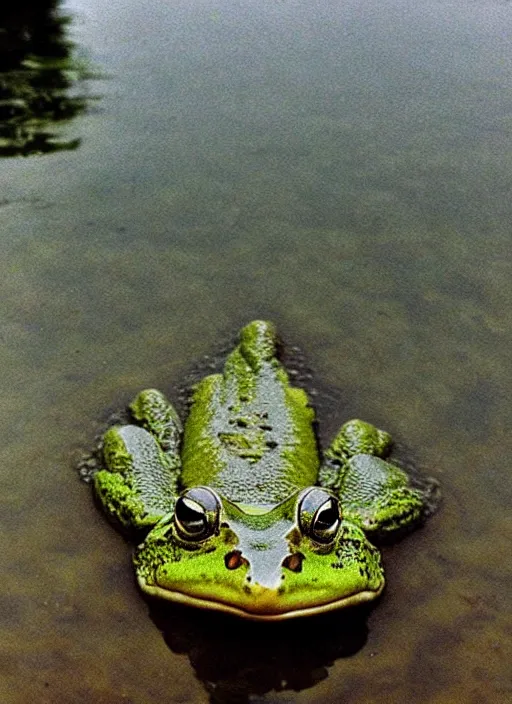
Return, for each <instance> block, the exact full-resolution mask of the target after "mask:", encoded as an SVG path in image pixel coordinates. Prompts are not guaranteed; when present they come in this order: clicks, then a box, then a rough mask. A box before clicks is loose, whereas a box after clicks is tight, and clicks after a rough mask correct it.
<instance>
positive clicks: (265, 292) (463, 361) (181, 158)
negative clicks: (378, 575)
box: [0, 0, 512, 704]
mask: <svg viewBox="0 0 512 704" xmlns="http://www.w3.org/2000/svg"><path fill="white" fill-rule="evenodd" d="M66 7H67V9H68V10H69V11H71V12H72V13H73V14H74V18H75V20H74V24H73V25H72V26H71V28H70V31H71V33H72V36H73V38H74V40H75V41H76V42H78V44H79V46H80V47H82V48H83V49H86V50H88V52H89V58H90V59H91V60H92V61H93V62H95V64H96V65H97V66H98V67H99V68H100V69H101V70H102V71H104V72H105V74H108V76H109V78H107V79H105V80H103V81H101V82H97V83H95V84H94V85H91V87H90V90H91V94H92V93H94V94H98V93H101V94H102V99H101V101H100V102H99V103H96V104H95V105H96V107H95V110H93V111H90V112H89V113H88V114H85V115H82V116H80V117H78V118H76V119H75V120H74V122H73V123H72V125H70V126H69V127H68V130H69V138H70V139H71V138H76V137H77V136H78V137H79V138H81V140H82V141H81V143H80V146H79V148H78V149H76V150H75V151H61V152H57V153H55V154H51V155H45V156H41V157H31V158H28V159H23V158H21V159H9V160H3V161H1V162H0V222H1V232H2V235H1V238H0V310H1V318H0V335H1V341H2V345H1V353H0V354H1V358H2V361H1V370H2V382H1V384H2V404H1V407H0V415H1V422H2V428H3V430H2V439H3V441H2V446H1V460H0V462H1V465H0V466H1V468H2V471H1V481H2V493H1V523H2V535H3V540H2V545H3V547H2V550H1V551H0V560H1V570H2V590H1V593H0V602H1V608H0V620H1V638H0V643H1V645H0V700H1V701H2V702H6V703H7V704H11V703H15V704H23V703H25V702H29V701H37V702H38V703H40V704H46V703H50V704H53V703H56V704H64V703H68V702H79V703H80V702H92V703H94V704H99V703H107V702H108V704H117V703H121V702H124V703H131V704H146V703H156V704H167V703H178V702H193V703H194V704H195V703H196V702H197V703H201V702H208V701H210V700H211V701H215V702H245V701H251V702H276V703H278V702H279V703H281V702H282V703H284V702H287V703H288V702H325V703H328V702H333V701H343V702H350V703H351V704H373V703H375V704H377V703H379V704H380V703H382V702H385V703H386V704H394V703H397V704H401V703H402V702H419V703H423V702H429V703H431V702H432V703H435V704H447V703H452V702H455V701H457V702H459V701H460V702H475V703H476V702H478V703H480V702H493V703H494V702H497V703H500V702H505V701H510V697H511V696H512V694H511V682H510V678H509V674H510V673H509V668H510V662H511V660H512V652H511V651H512V648H511V644H512V627H511V620H510V609H511V604H510V581H511V577H512V574H511V565H510V540H511V534H512V531H511V528H512V526H511V518H510V510H509V507H510V502H511V498H512V491H511V484H512V482H511V480H510V456H511V451H512V441H511V438H510V432H509V426H510V410H511V409H510V397H511V392H512V388H511V387H512V384H511V375H510V368H511V353H510V350H511V303H512V301H511V298H512V296H511V289H512V283H511V282H512V271H511V269H512V267H511V256H510V252H511V249H512V242H511V240H512V237H511V225H510V223H511V222H512V212H511V202H512V201H511V199H510V193H511V192H512V176H511V174H512V150H511V148H510V144H511V142H510V138H511V131H512V130H511V128H512V97H511V96H512V59H511V53H510V37H511V36H512V7H511V6H510V4H508V3H500V2H493V1H492V0H488V1H486V2H485V1H482V2H478V1H475V2H469V1H468V2H464V1H463V0H460V1H458V2H448V3H447V2H436V1H435V0H427V2H425V3H421V4H419V5H418V3H414V2H412V0H385V1H384V2H375V1H374V0H371V2H369V3H361V2H356V0H349V2H347V3H341V2H337V1H336V2H334V1H329V0H326V1H325V2H315V3H303V2H299V1H298V0H281V1H277V0H272V1H270V0H268V1H266V0H258V1H257V0H247V1H245V2H244V1H243V0H239V1H238V2H237V1H235V0H197V2H195V1H194V2H191V1H190V0H187V1H186V2H185V1H179V0H175V1H173V2H164V1H163V0H161V1H159V0H147V1H146V2H144V3H137V2H127V1H126V0H124V1H122V0H112V1H111V2H109V3H103V2H100V1H99V0H90V1H89V2H85V0H81V1H80V0H74V1H73V2H68V4H67V6H66ZM256 316H258V317H269V318H271V319H273V320H275V321H276V322H277V324H278V325H279V327H280V329H281V331H282V333H283V335H284V337H285V338H286V339H288V340H291V341H292V342H293V343H299V344H300V345H301V346H302V348H303V349H304V350H306V352H307V354H308V358H309V360H310V362H311V364H312V366H313V367H314V368H315V370H316V374H317V376H318V378H319V379H321V380H322V382H323V383H324V384H328V385H332V386H333V387H334V388H336V389H338V390H339V391H338V395H339V396H340V399H341V402H340V407H339V409H338V410H336V411H334V412H333V413H326V414H324V417H321V418H320V420H321V423H322V424H323V429H324V434H325V435H328V434H329V432H331V431H332V430H334V428H335V427H337V426H338V425H339V424H340V423H341V422H342V421H343V420H344V419H346V418H348V417H351V416H353V415H359V416H361V417H363V418H365V419H367V420H369V421H373V422H375V423H377V424H379V425H381V426H383V427H385V428H386V429H387V430H389V431H390V432H392V433H393V434H394V435H395V436H397V437H398V438H400V439H401V440H403V441H405V442H406V443H407V445H408V446H409V447H410V448H411V450H412V451H413V453H414V455H415V457H416V458H417V460H418V462H419V463H420V465H421V466H423V467H425V468H426V469H427V470H428V471H429V472H430V473H432V474H434V475H435V476H437V477H438V478H439V479H440V480H441V482H442V486H443V492H444V496H445V500H444V505H443V507H442V509H441V511H440V512H439V513H438V514H437V515H436V516H435V517H434V518H433V519H432V520H431V521H430V522H429V523H428V525H427V526H426V527H425V528H424V529H423V530H422V531H419V532H417V533H415V534H414V535H412V536H410V537H409V538H408V539H406V540H405V541H403V542H402V543H399V544H398V545H396V546H393V547H390V548H388V549H387V550H386V551H385V560H386V565H387V576H388V589H387V592H386V594H385V596H384V598H383V600H382V601H381V603H380V604H379V605H378V607H377V608H376V609H375V610H374V611H373V612H371V613H370V615H369V618H368V619H367V621H366V623H365V622H364V621H363V622H357V620H356V621H352V620H350V619H349V620H346V619H345V618H343V617H341V616H340V617H338V616H336V617H335V616H330V617H329V618H325V619H320V620H317V621H316V620H315V621H309V622H305V621H304V622H302V623H300V624H295V625H293V626H291V627H290V628H287V629H274V628H268V629H267V628H263V629H261V628H254V627H252V626H251V627H248V626H247V625H246V624H242V625H240V624H236V623H235V624H233V623H231V622H230V621H226V620H225V619H221V618H213V617H210V616H209V615H206V614H202V613H199V614H198V613H195V612H194V613H190V612H189V611H183V610H177V611H173V610H171V611H170V612H167V611H165V612H163V613H160V612H151V613H150V612H149V610H148V605H147V604H146V603H145V602H144V601H143V599H142V598H141V597H140V595H139V593H138V592H137V589H136V587H135V585H134V582H133V575H132V569H131V565H130V551H129V547H128V546H127V545H126V544H125V543H124V541H123V539H122V538H121V537H120V536H118V535H117V534H116V533H115V531H113V530H112V529H111V528H110V527H109V525H108V524H107V522H106V521H104V519H103V517H102V516H101V515H100V514H99V512H98V511H97V510H96V508H95V507H94V505H93V504H92V501H91V497H90V493H89V488H88V487H87V486H85V485H84V484H81V483H80V482H79V481H78V479H77V476H76V472H74V470H73V467H72V463H73V458H74V457H75V455H76V452H77V451H78V450H79V448H81V447H84V446H85V447H86V446H88V445H90V443H91V441H92V439H93V437H94V434H95V432H96V429H97V427H98V423H99V421H100V419H101V418H102V417H104V414H105V412H106V409H108V408H112V407H114V406H116V405H119V404H122V403H124V402H126V401H127V400H129V399H130V397H131V396H132V395H133V394H134V393H135V392H136V391H137V390H138V389H140V388H143V387H146V386H151V385H156V386H159V387H162V388H164V389H166V390H168V391H169V392H170V395H171V396H172V393H173V392H172V390H173V388H175V387H176V386H177V385H178V384H179V382H180V379H181V378H182V375H183V374H184V373H186V371H187V370H188V369H189V367H190V364H191V363H192V362H193V361H194V360H196V359H198V358H199V357H200V356H201V355H203V354H204V353H207V352H209V351H210V350H211V349H212V348H215V347H216V346H217V345H218V342H219V340H224V339H225V338H226V335H229V334H230V333H231V332H232V331H234V330H236V329H237V328H238V327H239V326H240V325H241V324H243V323H244V322H246V321H248V320H250V319H252V318H253V317H256Z"/></svg>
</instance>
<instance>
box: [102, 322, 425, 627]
mask: <svg viewBox="0 0 512 704" xmlns="http://www.w3.org/2000/svg"><path fill="white" fill-rule="evenodd" d="M281 349H282V345H281V341H280V339H279V337H278V334H277V330H276V327H275V325H274V324H273V323H271V322H269V321H265V320H254V321H252V322H250V323H249V324H247V325H245V327H243V328H242V329H241V331H240V334H239V337H238V342H237V344H236V345H235V346H234V348H233V349H232V351H231V352H230V353H229V354H228V356H227V358H226V359H225V363H224V366H223V369H222V370H221V371H220V372H217V373H212V374H209V375H207V376H205V377H204V378H202V379H201V380H200V381H199V382H198V383H197V384H195V385H194V386H193V388H192V390H191V400H190V404H189V409H188V413H187V417H186V419H185V421H184V423H182V421H181V419H180V416H179V414H178V413H177V411H176V410H175V408H174V406H173V405H172V404H171V403H170V402H169V401H168V400H167V398H166V396H165V395H164V394H163V393H162V392H161V391H159V390H157V389H145V390H143V391H141V392H140V393H138V394H137V396H136V397H135V399H134V400H133V402H132V403H131V404H130V406H129V408H130V419H129V421H130V422H126V423H121V424H117V425H113V426H111V427H110V428H108V430H107V431H106V432H105V434H104V436H103V441H102V455H103V461H102V466H101V468H99V469H98V470H97V471H96V472H95V474H94V477H93V486H94V491H95V494H96V497H97V500H98V501H99V503H100V505H101V507H102V508H103V509H104V511H105V512H106V514H107V515H108V517H109V518H110V519H111V520H112V521H113V522H114V523H116V524H117V525H118V526H119V527H120V528H121V529H124V530H127V531H129V532H130V534H131V535H135V536H137V541H136V542H138V545H137V547H136V548H135V550H134V554H133V563H134V567H135V573H136V579H137V582H138V585H139V587H140V589H141V590H142V592H143V593H145V595H147V596H148V597H149V598H159V599H164V600H168V601H171V602H176V603H178V604H184V605H188V606H193V607H199V608H203V609H209V610H213V611H219V612H224V613H226V614H231V615H233V616H237V617H241V618H245V619H249V620H253V621H281V620H285V619H291V618H296V617H303V616H311V615H315V614H321V613H325V612H329V611H332V610H335V609H340V608H346V607H354V606H357V605H360V604H365V603H368V602H371V601H373V600H376V599H377V598H378V597H379V596H380V595H381V594H382V591H383V589H384V585H385V577H384V569H383V562H382V557H381V550H380V547H379V542H380V541H381V540H382V539H383V538H387V537H389V536H393V535H398V534H401V533H402V532H403V531H404V530H409V529H410V528H413V527H416V526H417V525H419V524H420V523H421V522H422V521H423V520H424V519H425V516H426V515H427V513H428V512H427V507H428V505H429V499H428V491H427V490H426V489H425V488H421V487H418V486H415V485H414V484H413V482H412V481H411V478H410V476H409V474H408V473H407V472H406V471H405V470H404V469H403V468H402V467H401V466H399V464H397V463H396V462H392V461H391V460H390V458H389V454H390V450H391V446H392V440H391V436H390V434H389V433H387V432H386V431H383V430H380V429H379V428H377V427H376V426H374V425H372V424H371V423H368V422H365V421H362V420H360V419H352V420H349V421H347V422H345V423H344V424H343V425H342V426H341V428H340V429H339V431H338V432H337V433H336V435H335V437H334V439H333V440H332V442H331V443H330V445H329V446H328V447H327V448H326V449H325V450H323V451H322V450H321V449H320V445H319V441H318V436H317V431H316V422H317V421H316V413H315V409H314V407H313V405H312V403H311V402H310V398H309V396H308V393H307V391H306V390H305V389H304V388H302V387H300V386H298V385H294V384H293V383H292V381H291V379H290V374H289V372H288V371H287V369H286V368H285V366H284V364H283V362H282V361H281V354H280V351H281Z"/></svg>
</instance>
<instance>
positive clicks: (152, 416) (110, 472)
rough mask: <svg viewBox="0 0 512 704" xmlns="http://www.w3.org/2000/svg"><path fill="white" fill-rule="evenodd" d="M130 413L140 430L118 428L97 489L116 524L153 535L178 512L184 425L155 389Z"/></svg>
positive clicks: (111, 433)
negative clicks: (161, 522) (160, 523)
mask: <svg viewBox="0 0 512 704" xmlns="http://www.w3.org/2000/svg"><path fill="white" fill-rule="evenodd" d="M130 409H131V411H132V415H133V418H134V420H136V421H137V422H138V423H140V425H121V426H115V427H112V428H110V429H109V430H108V431H107V432H106V433H105V435H104V437H103V457H104V460H105V465H106V469H102V470H100V471H99V472H97V473H96V474H95V476H94V485H95V489H96V494H97V496H98V499H99V500H100V502H101V503H102V505H103V508H104V509H105V511H106V512H107V513H108V514H109V515H110V516H111V517H112V518H113V519H114V520H115V521H117V522H118V523H120V524H121V525H122V526H124V527H125V528H135V529H148V528H151V527H152V526H153V525H155V524H156V523H157V522H158V521H159V520H160V519H161V518H162V517H163V516H164V515H165V514H167V513H169V512H170V511H172V509H173V507H174V502H175V497H176V494H177V487H178V476H179V472H180V455H179V445H180V439H181V423H180V420H179V417H178V415H177V413H176V411H175V410H174V408H173V407H172V406H171V405H170V404H169V403H168V402H167V400H166V399H165V397H164V396H163V394H161V393H160V392H159V391H156V390H155V389H148V390H146V391H141V393H140V394H138V396H137V397H136V398H135V400H134V401H133V403H132V404H131V406H130ZM141 426H143V427H141Z"/></svg>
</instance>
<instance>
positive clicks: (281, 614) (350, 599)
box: [138, 576, 384, 621]
mask: <svg viewBox="0 0 512 704" xmlns="http://www.w3.org/2000/svg"><path fill="white" fill-rule="evenodd" d="M138 583H139V587H140V588H141V589H142V591H143V592H145V593H146V594H149V595H150V596H152V597H157V598H160V599H166V600H167V601H172V602H174V603H177V604H184V605H186V606H194V607H196V608H202V609H209V610H211V611H220V612H223V613H227V614H232V615H233V616H238V617H240V618H245V619H248V620H252V621H283V620H286V619H291V618H299V617H304V616H315V615H317V614H323V613H326V612H328V611H335V610H337V609H342V608H347V607H353V606H357V605H359V604H365V603H367V602H369V601H373V600H374V599H376V598H377V597H379V596H380V594H381V593H382V590H383V589H384V581H382V583H381V584H380V586H379V587H378V588H377V589H375V590H371V589H366V590H363V591H358V592H355V593H353V594H348V595H345V596H343V597H340V598H337V599H336V598H334V599H332V597H331V599H326V595H325V594H323V595H322V594H321V593H318V594H315V593H314V592H313V594H311V592H309V597H308V598H307V599H304V598H303V597H302V598H301V595H300V594H299V593H296V594H295V596H292V597H288V598H286V597H285V596H283V594H281V593H280V590H278V589H271V588H268V587H262V586H260V585H259V584H253V585H252V586H251V588H250V589H248V590H246V591H244V592H243V593H239V594H237V596H236V600H235V598H234V599H233V601H231V600H230V601H228V600H227V599H226V600H223V599H219V600H216V599H212V598H211V595H210V594H204V595H203V594H200V592H201V591H202V590H201V586H200V585H196V586H197V593H194V594H192V593H186V592H184V591H178V590H172V589H166V588H164V587H160V586H158V585H154V584H147V583H146V581H145V580H144V578H142V577H140V576H139V577H138ZM187 586H188V588H189V590H190V586H191V585H187ZM319 591H320V590H319ZM322 596H323V598H324V600H323V601H322Z"/></svg>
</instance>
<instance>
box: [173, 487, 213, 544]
mask: <svg viewBox="0 0 512 704" xmlns="http://www.w3.org/2000/svg"><path fill="white" fill-rule="evenodd" d="M219 512H220V502H219V499H218V497H217V495H216V494H214V492H213V491H212V490H211V489H208V488H207V487H205V486H197V487H194V488H193V489H189V490H188V491H185V492H184V493H183V494H182V495H181V496H180V497H179V499H178V500H177V501H176V507H175V509H174V523H175V526H176V530H177V531H178V533H179V535H180V536H181V537H182V538H184V539H185V540H197V541H200V540H206V538H209V537H210V535H213V533H215V532H216V531H217V528H218V525H219Z"/></svg>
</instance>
